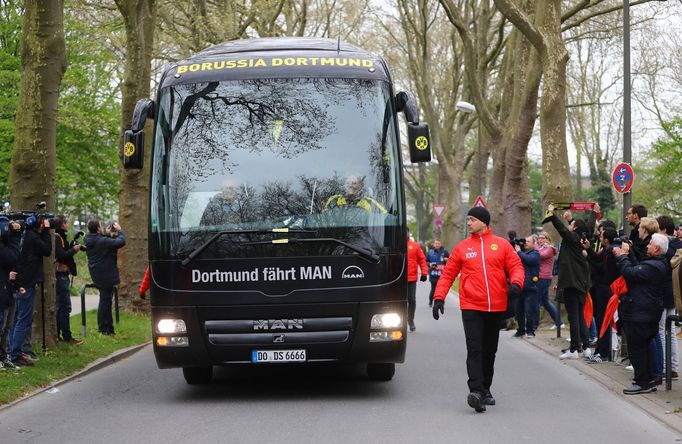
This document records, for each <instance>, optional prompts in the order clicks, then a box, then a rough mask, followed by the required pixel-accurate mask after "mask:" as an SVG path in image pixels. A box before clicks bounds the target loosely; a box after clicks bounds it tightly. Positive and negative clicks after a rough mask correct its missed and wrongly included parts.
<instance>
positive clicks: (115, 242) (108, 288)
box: [84, 220, 126, 335]
mask: <svg viewBox="0 0 682 444" xmlns="http://www.w3.org/2000/svg"><path fill="white" fill-rule="evenodd" d="M84 242H85V247H86V248H87V249H86V253H87V255H88V269H89V270H90V277H91V278H92V282H93V284H95V287H97V289H98V290H99V306H98V308H97V326H98V330H99V332H100V333H102V334H104V335H114V334H115V332H114V321H113V318H112V315H111V301H112V298H113V294H114V287H115V286H117V285H118V284H119V283H120V282H121V279H120V277H119V275H118V265H117V257H116V254H117V251H118V249H119V248H121V247H123V246H124V245H125V244H126V238H125V234H124V233H123V230H121V226H120V225H119V224H117V223H114V224H111V225H107V227H106V229H105V231H104V234H103V233H102V226H101V225H100V223H99V221H98V220H91V221H89V222H88V234H86V235H85V238H84Z"/></svg>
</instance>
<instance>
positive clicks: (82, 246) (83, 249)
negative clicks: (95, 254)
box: [70, 231, 87, 251]
mask: <svg viewBox="0 0 682 444" xmlns="http://www.w3.org/2000/svg"><path fill="white" fill-rule="evenodd" d="M84 235H85V232H84V231H78V232H77V233H76V234H74V236H73V240H72V241H71V245H70V247H71V248H73V247H74V246H75V245H80V247H81V248H80V249H81V251H86V250H87V248H86V247H85V245H82V244H79V243H78V239H79V238H80V237H81V236H84Z"/></svg>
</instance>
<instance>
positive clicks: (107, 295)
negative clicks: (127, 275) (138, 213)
mask: <svg viewBox="0 0 682 444" xmlns="http://www.w3.org/2000/svg"><path fill="white" fill-rule="evenodd" d="M50 229H54V231H55V241H54V257H55V261H54V269H53V270H49V272H53V273H54V274H55V287H56V288H55V289H56V307H55V308H56V314H57V316H56V317H57V319H56V323H57V335H58V338H57V339H58V340H59V341H63V342H64V343H65V344H68V345H74V346H77V345H80V344H82V342H83V341H82V340H80V339H76V338H74V337H73V335H72V333H71V328H70V316H71V282H72V276H76V275H77V273H78V271H77V267H76V262H75V260H74V256H75V255H76V254H78V253H79V252H81V251H85V252H86V254H87V256H88V269H89V271H90V277H91V279H92V281H93V283H94V285H95V286H96V287H97V289H98V290H99V293H100V300H99V306H98V311H97V323H98V329H99V332H100V333H101V334H103V335H113V334H114V327H113V319H112V312H111V303H112V295H113V289H114V287H115V286H116V285H118V284H119V274H118V268H117V261H116V252H117V250H118V249H119V248H121V247H123V246H124V245H125V244H126V238H125V235H124V233H123V230H122V229H121V227H120V226H119V225H118V224H117V223H113V224H109V225H107V226H106V227H105V228H104V229H102V226H101V224H100V222H99V221H98V220H91V221H90V222H88V233H87V234H86V235H85V237H84V245H80V244H79V243H78V242H77V240H76V239H72V240H71V241H69V240H68V237H67V230H68V220H67V218H66V217H64V216H61V215H59V216H56V217H54V218H52V219H48V218H46V217H44V216H42V215H39V214H36V215H30V216H28V217H26V218H25V219H22V220H8V218H6V217H4V216H3V217H0V370H5V369H8V368H9V369H19V368H20V367H25V366H33V365H35V364H34V362H35V361H37V360H38V355H37V354H36V353H35V352H34V351H33V345H32V331H33V319H34V311H35V297H36V291H37V289H38V288H40V286H41V285H43V284H44V282H45V272H48V271H46V270H43V262H44V258H46V257H50V256H51V255H52V237H51V233H50ZM82 234H83V233H82V232H80V233H79V234H78V235H82ZM78 235H77V236H78Z"/></svg>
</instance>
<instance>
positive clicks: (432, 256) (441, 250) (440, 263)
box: [426, 239, 450, 307]
mask: <svg viewBox="0 0 682 444" xmlns="http://www.w3.org/2000/svg"><path fill="white" fill-rule="evenodd" d="M449 257H450V253H449V252H448V250H446V249H445V247H443V244H441V242H440V239H434V240H433V247H431V249H430V250H429V252H428V254H427V255H426V263H427V264H428V266H429V282H431V292H430V293H429V307H432V306H433V293H434V292H435V291H436V286H437V285H438V279H440V274H441V273H442V272H443V267H444V266H445V262H447V260H448V258H449Z"/></svg>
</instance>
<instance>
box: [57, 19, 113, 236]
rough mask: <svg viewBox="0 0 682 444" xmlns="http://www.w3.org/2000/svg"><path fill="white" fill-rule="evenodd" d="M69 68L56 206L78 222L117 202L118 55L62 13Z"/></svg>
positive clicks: (106, 213)
mask: <svg viewBox="0 0 682 444" xmlns="http://www.w3.org/2000/svg"><path fill="white" fill-rule="evenodd" d="M65 29H66V34H65V38H66V48H67V57H68V69H67V71H66V73H65V75H64V80H63V81H62V90H61V92H60V97H59V107H60V110H59V126H58V129H57V208H58V209H59V212H62V213H65V214H69V215H72V218H75V217H78V218H79V219H81V221H82V222H83V221H84V219H87V218H88V217H90V216H91V215H98V216H100V217H103V218H107V217H111V216H112V215H113V214H114V213H115V212H116V211H117V209H118V208H117V206H118V174H119V173H118V143H119V125H120V105H119V100H118V96H119V84H118V82H117V72H116V66H117V58H116V55H115V54H114V53H113V51H112V50H111V49H109V48H108V47H107V46H106V45H104V44H103V43H102V41H103V40H105V39H104V37H103V36H104V35H105V33H107V31H108V30H106V29H93V28H92V27H91V26H87V25H86V23H84V22H83V21H82V20H80V18H79V17H78V16H74V15H72V14H70V13H69V9H68V8H67V9H66V15H65ZM74 216H75V217H74Z"/></svg>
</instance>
